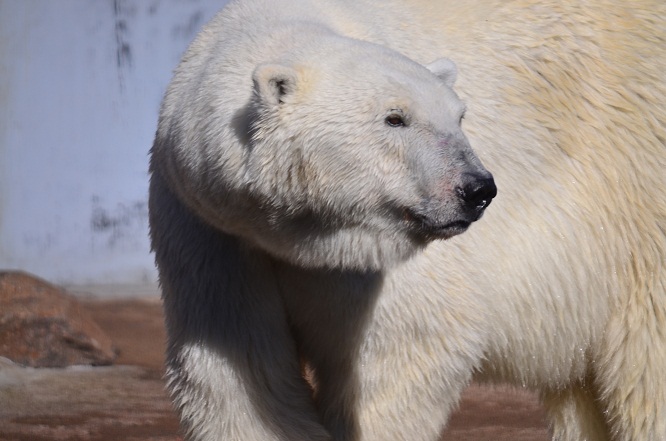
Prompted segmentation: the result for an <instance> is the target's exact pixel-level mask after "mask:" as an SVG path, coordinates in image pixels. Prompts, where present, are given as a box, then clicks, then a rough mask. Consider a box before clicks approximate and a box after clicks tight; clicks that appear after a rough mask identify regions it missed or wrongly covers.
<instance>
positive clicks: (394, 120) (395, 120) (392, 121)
mask: <svg viewBox="0 0 666 441" xmlns="http://www.w3.org/2000/svg"><path fill="white" fill-rule="evenodd" d="M385 121H386V124H388V125H389V126H391V127H402V126H404V125H405V120H404V119H403V118H402V115H398V114H396V113H392V114H391V115H389V116H387V117H386V119H385Z"/></svg>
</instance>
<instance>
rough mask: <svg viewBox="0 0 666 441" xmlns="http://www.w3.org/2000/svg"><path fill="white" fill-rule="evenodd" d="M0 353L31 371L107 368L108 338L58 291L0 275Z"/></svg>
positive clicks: (24, 277)
mask: <svg viewBox="0 0 666 441" xmlns="http://www.w3.org/2000/svg"><path fill="white" fill-rule="evenodd" d="M0 355H1V356H3V357H7V358H9V359H10V360H12V361H14V362H15V363H19V364H22V365H25V366H32V367H65V366H70V365H75V364H88V365H108V364H111V363H113V360H114V359H115V357H116V351H115V350H114V348H113V346H112V343H111V339H110V338H109V337H108V336H107V335H106V334H105V333H104V332H103V331H102V330H101V329H100V327H99V326H98V325H97V324H96V323H95V322H94V321H93V320H92V319H91V318H90V316H89V315H88V312H87V311H86V310H85V309H84V308H83V307H82V306H81V305H80V304H79V302H78V301H77V300H76V299H75V298H74V297H72V296H70V295H68V294H66V293H65V292H64V291H63V290H61V289H59V288H57V287H55V286H53V285H51V284H49V283H47V282H45V281H43V280H41V279H38V278H36V277H33V276H30V275H28V274H26V273H22V272H0Z"/></svg>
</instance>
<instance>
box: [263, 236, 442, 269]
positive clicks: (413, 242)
mask: <svg viewBox="0 0 666 441" xmlns="http://www.w3.org/2000/svg"><path fill="white" fill-rule="evenodd" d="M430 241H431V240H423V239H422V238H417V237H415V236H413V235H411V234H409V235H407V234H404V233H402V232H401V233H394V234H391V233H384V234H379V233H375V234H370V233H368V232H365V233H359V232H358V231H355V230H338V231H336V232H333V233H331V234H328V235H312V236H309V237H307V238H302V237H301V238H299V239H298V240H295V241H292V242H289V241H284V242H282V244H280V245H278V244H277V243H276V242H274V241H271V243H265V242H264V243H259V244H258V245H259V246H260V247H261V248H263V249H264V250H265V251H267V252H268V253H269V254H272V255H273V256H275V257H277V258H278V259H280V260H284V261H286V262H288V263H290V264H293V265H297V266H300V267H303V268H311V269H315V268H330V269H341V270H353V271H363V272H365V271H373V272H374V271H383V270H387V269H390V268H392V267H395V266H396V265H399V264H400V263H402V262H405V261H406V260H409V259H410V258H411V257H412V256H414V255H415V254H416V253H418V252H420V251H422V250H423V248H424V247H425V246H426V245H427V244H428V243H429V242H430ZM285 243H287V244H289V245H288V246H284V244H285Z"/></svg>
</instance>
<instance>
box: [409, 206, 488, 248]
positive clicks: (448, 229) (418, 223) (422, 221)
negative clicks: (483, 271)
mask: <svg viewBox="0 0 666 441" xmlns="http://www.w3.org/2000/svg"><path fill="white" fill-rule="evenodd" d="M403 217H404V219H405V221H407V223H408V224H409V227H410V229H411V230H412V232H413V233H414V234H415V235H416V236H417V237H419V238H420V239H422V240H426V241H431V240H436V239H449V238H451V237H453V236H457V235H458V234H462V233H464V232H465V231H467V229H468V228H469V226H470V225H471V224H472V222H474V221H475V220H477V219H473V220H465V219H456V220H454V221H449V222H438V221H437V220H436V219H433V218H432V217H430V216H428V215H426V214H423V213H419V212H417V211H415V210H412V209H409V208H408V209H406V210H404V215H403ZM479 217H480V216H479Z"/></svg>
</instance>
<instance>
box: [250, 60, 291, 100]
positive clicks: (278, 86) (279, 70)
mask: <svg viewBox="0 0 666 441" xmlns="http://www.w3.org/2000/svg"><path fill="white" fill-rule="evenodd" d="M252 80H253V81H254V91H255V93H256V94H257V96H258V97H259V99H260V100H261V101H262V102H263V103H265V104H268V105H274V106H276V105H280V104H282V103H283V100H284V97H285V96H287V95H289V94H291V93H294V91H295V90H296V82H297V81H298V74H297V73H296V71H295V70H294V69H292V68H290V67H287V66H283V65H281V64H261V65H259V66H257V68H256V69H255V70H254V73H253V74H252Z"/></svg>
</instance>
